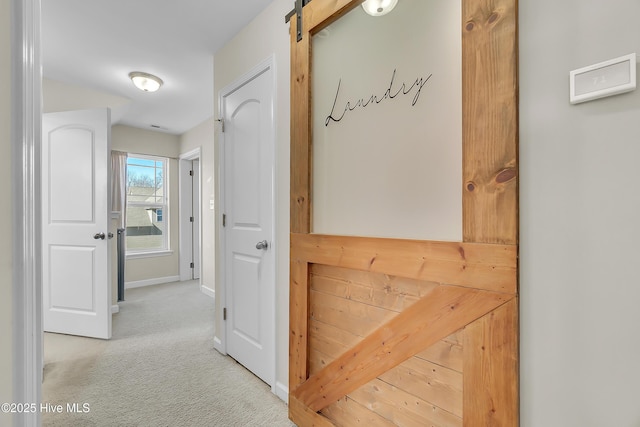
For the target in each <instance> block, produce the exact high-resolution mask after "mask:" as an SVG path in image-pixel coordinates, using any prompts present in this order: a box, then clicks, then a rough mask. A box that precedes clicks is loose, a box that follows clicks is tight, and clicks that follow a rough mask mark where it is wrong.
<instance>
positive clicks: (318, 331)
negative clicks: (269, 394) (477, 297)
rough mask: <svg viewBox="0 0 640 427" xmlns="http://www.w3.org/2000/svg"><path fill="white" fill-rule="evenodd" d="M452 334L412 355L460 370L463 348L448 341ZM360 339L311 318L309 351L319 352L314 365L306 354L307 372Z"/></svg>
mask: <svg viewBox="0 0 640 427" xmlns="http://www.w3.org/2000/svg"><path fill="white" fill-rule="evenodd" d="M456 335H457V334H452V335H450V336H449V337H446V338H444V339H443V340H440V341H438V342H436V343H435V344H433V345H431V346H429V347H428V348H427V349H426V350H423V351H421V352H420V353H418V354H416V355H415V357H416V358H419V359H422V360H426V361H428V362H431V363H434V364H436V365H440V366H443V367H445V368H449V369H452V370H454V371H457V372H462V366H463V348H462V344H461V343H460V344H454V343H453V342H455V340H452V337H455V336H456ZM362 338H363V337H361V336H358V335H356V334H352V333H350V332H347V331H345V330H343V329H340V328H338V327H335V326H331V325H328V324H326V323H322V322H318V321H315V320H313V319H311V320H310V321H309V351H310V352H313V351H316V352H319V353H320V354H319V355H315V360H316V361H320V360H322V363H320V364H319V365H314V363H312V359H311V357H310V359H309V364H310V369H309V374H310V375H313V374H314V373H316V372H317V371H318V370H319V369H317V368H318V366H321V367H324V366H326V365H328V364H329V363H331V362H332V361H333V360H334V359H336V358H337V357H338V356H340V355H341V354H343V353H344V352H345V351H347V350H348V349H350V348H351V347H353V346H354V345H356V344H357V343H358V342H360V341H361V340H362Z"/></svg>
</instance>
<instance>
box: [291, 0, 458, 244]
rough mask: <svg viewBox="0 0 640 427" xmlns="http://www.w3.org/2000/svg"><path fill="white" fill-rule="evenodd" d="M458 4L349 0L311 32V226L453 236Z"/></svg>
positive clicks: (351, 231)
mask: <svg viewBox="0 0 640 427" xmlns="http://www.w3.org/2000/svg"><path fill="white" fill-rule="evenodd" d="M461 13H462V12H461V2H456V1H451V0H402V1H399V2H398V4H397V6H396V7H395V8H394V9H393V11H391V13H389V14H387V15H385V16H381V17H372V16H369V15H367V14H366V13H364V11H363V10H362V8H361V7H360V6H356V7H354V8H353V9H352V10H350V11H349V12H347V13H346V14H344V15H343V16H341V17H340V19H338V20H336V21H333V22H332V23H331V24H330V25H328V26H327V27H325V28H323V29H322V30H320V31H318V32H317V33H315V34H314V35H313V37H312V40H311V44H312V49H311V54H312V58H311V64H312V69H311V103H312V104H311V108H312V138H313V142H312V149H313V154H312V156H311V158H312V160H313V166H312V173H313V176H312V182H313V188H312V191H313V192H312V195H313V203H312V208H313V213H312V219H313V225H312V228H313V231H314V233H321V234H338V235H356V236H372V237H392V238H409V239H424V240H449V241H460V240H462V214H461V212H462V64H461V61H462V60H461V58H462V31H461V24H460V22H461V18H460V17H461V16H462V15H461ZM292 108H295V105H292Z"/></svg>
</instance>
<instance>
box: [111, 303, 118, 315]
mask: <svg viewBox="0 0 640 427" xmlns="http://www.w3.org/2000/svg"><path fill="white" fill-rule="evenodd" d="M111 313H112V314H114V313H120V306H119V305H118V304H113V305H112V306H111Z"/></svg>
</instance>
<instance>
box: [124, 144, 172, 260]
mask: <svg viewBox="0 0 640 427" xmlns="http://www.w3.org/2000/svg"><path fill="white" fill-rule="evenodd" d="M167 164H168V160H167V159H166V158H163V157H154V156H142V155H138V154H136V155H131V154H130V155H129V157H128V158H127V233H126V245H127V254H128V255H133V254H142V253H154V252H162V251H167V250H168V249H169V237H168V236H169V221H168V218H169V215H168V214H169V209H168V207H169V206H168V182H167Z"/></svg>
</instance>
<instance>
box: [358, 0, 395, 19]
mask: <svg viewBox="0 0 640 427" xmlns="http://www.w3.org/2000/svg"><path fill="white" fill-rule="evenodd" d="M396 4H398V0H367V1H365V2H364V3H362V8H363V9H364V11H365V12H367V13H368V14H369V15H371V16H382V15H386V14H387V13H389V12H391V11H392V10H393V8H394V7H396Z"/></svg>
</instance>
